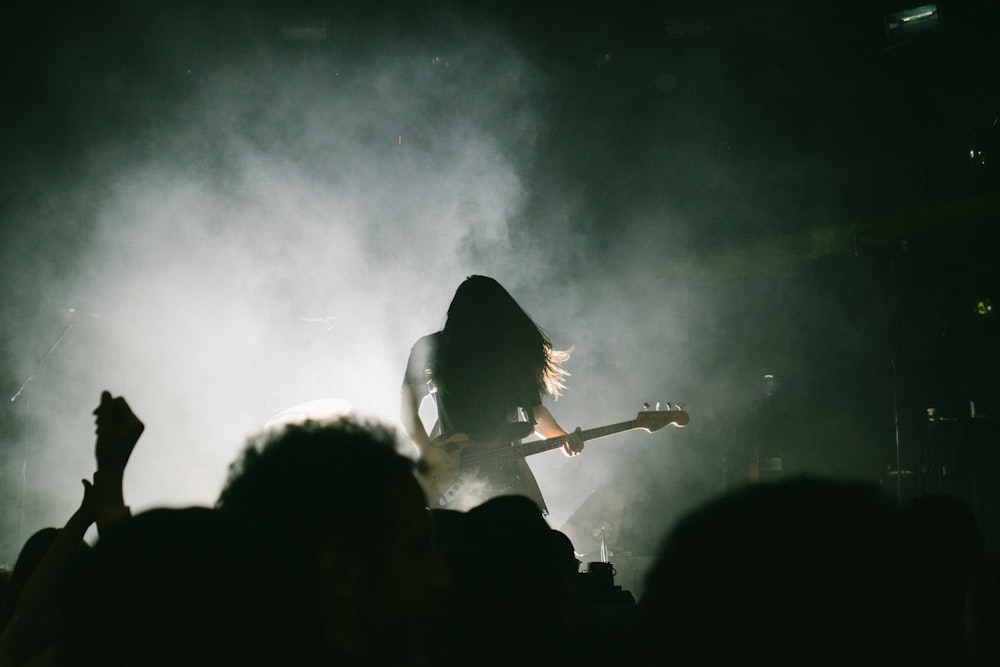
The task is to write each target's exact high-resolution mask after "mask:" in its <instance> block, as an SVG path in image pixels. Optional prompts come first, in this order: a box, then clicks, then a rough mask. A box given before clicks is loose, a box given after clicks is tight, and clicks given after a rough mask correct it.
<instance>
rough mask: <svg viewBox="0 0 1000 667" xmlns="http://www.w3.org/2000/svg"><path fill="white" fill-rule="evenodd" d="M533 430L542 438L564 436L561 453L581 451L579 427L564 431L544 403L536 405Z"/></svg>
mask: <svg viewBox="0 0 1000 667" xmlns="http://www.w3.org/2000/svg"><path fill="white" fill-rule="evenodd" d="M533 413H534V416H535V431H536V432H537V433H538V434H539V435H541V436H542V437H543V438H546V439H551V438H559V437H563V436H565V438H566V441H565V443H564V444H563V446H562V451H563V454H565V455H566V456H576V455H577V454H579V453H580V452H582V451H583V438H582V437H580V432H581V431H580V428H579V427H577V429H576V430H575V431H573V432H568V431H566V430H565V429H564V428H563V427H562V426H560V425H559V422H557V421H556V418H555V417H553V416H552V413H551V412H549V409H548V408H547V407H545V406H544V405H539V406H536V407H535V409H534V411H533Z"/></svg>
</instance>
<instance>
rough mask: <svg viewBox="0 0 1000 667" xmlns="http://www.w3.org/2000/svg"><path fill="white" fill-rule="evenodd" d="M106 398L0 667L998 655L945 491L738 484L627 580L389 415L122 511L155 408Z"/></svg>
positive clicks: (963, 660)
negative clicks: (459, 500) (146, 416)
mask: <svg viewBox="0 0 1000 667" xmlns="http://www.w3.org/2000/svg"><path fill="white" fill-rule="evenodd" d="M94 413H95V417H96V424H97V435H96V442H95V458H96V468H95V472H94V474H93V477H92V479H85V480H83V489H82V499H81V502H80V505H79V507H78V509H77V510H76V511H75V512H74V513H73V514H72V515H71V516H70V517H69V518H68V519H67V521H66V523H65V524H64V525H63V526H62V527H59V528H55V527H45V528H41V529H39V530H38V531H37V532H36V533H34V534H33V535H32V536H31V537H30V538H29V539H28V540H27V541H26V543H25V544H24V545H23V548H22V550H21V552H20V554H19V556H18V558H17V560H16V561H15V563H14V566H13V568H12V569H11V568H4V569H3V570H0V612H2V613H0V667H15V666H22V665H55V666H61V665H66V666H83V665H164V666H165V665H178V664H185V665H206V666H207V665H413V666H416V665H458V664H461V665H473V666H484V667H486V666H490V667H493V666H501V665H536V664H537V665H543V664H544V665H595V666H596V665H602V666H604V665H654V664H655V665H741V664H745V665H750V664H754V665H756V664H768V665H793V664H795V665H802V664H810V665H817V664H818V665H857V664H872V665H957V666H962V665H967V666H969V667H978V666H979V665H995V664H1000V641H998V637H1000V604H998V603H1000V577H998V572H1000V569H998V566H997V565H998V564H997V559H996V555H995V554H991V553H989V552H988V551H987V550H986V549H985V547H984V544H983V540H982V538H981V535H980V526H978V525H977V523H976V519H975V517H974V516H973V515H972V513H971V512H970V511H969V508H968V507H967V506H965V505H964V504H963V502H962V501H960V500H958V499H956V498H953V497H948V496H924V497H919V498H916V499H914V500H913V501H912V502H910V503H908V504H907V505H906V506H904V507H898V506H897V505H896V504H895V503H893V502H891V501H890V500H889V499H888V498H886V497H885V496H884V495H883V493H882V491H881V490H880V489H879V488H878V487H876V486H869V485H864V484H860V483H848V482H842V481H834V480H825V479H806V478H797V479H790V480H785V481H776V482H769V483H763V484H748V485H746V486H745V487H743V488H741V489H739V490H737V491H735V492H731V493H728V494H726V495H725V496H721V497H718V498H715V499H713V500H711V501H710V502H708V503H706V504H704V505H703V506H701V507H699V508H697V509H695V510H694V511H692V512H690V513H688V514H687V515H685V516H684V517H683V518H682V519H681V520H680V521H679V522H677V523H676V525H673V526H664V527H663V531H664V532H663V535H662V541H661V546H660V550H659V552H658V553H657V555H656V557H655V559H654V562H653V564H652V566H651V567H650V569H649V571H648V574H647V578H646V580H645V585H644V587H643V593H642V595H641V597H640V599H639V600H635V599H634V598H633V597H632V596H631V594H630V593H629V592H628V591H623V590H621V587H619V586H615V585H614V582H613V572H614V570H613V564H602V563H599V564H596V566H595V564H589V565H590V567H587V566H582V564H581V563H580V562H579V560H578V559H577V554H576V552H575V551H574V548H573V545H572V543H571V542H570V540H569V538H568V537H567V536H566V535H565V534H563V533H561V532H559V531H557V530H554V529H553V528H551V527H550V526H549V525H548V523H547V521H546V518H545V516H544V514H543V512H542V510H541V508H540V507H539V505H538V503H537V502H536V501H535V500H534V499H532V498H529V497H526V496H519V495H505V496H500V497H495V498H492V499H490V500H487V501H486V502H483V503H481V504H480V505H478V506H475V507H473V508H471V509H468V510H464V511H458V510H450V509H428V503H427V498H426V497H425V495H424V492H423V491H422V489H421V486H420V485H419V484H418V482H417V479H416V477H415V474H414V473H415V466H414V462H413V461H412V459H411V458H409V457H408V456H405V455H403V454H401V453H400V450H399V448H398V444H399V443H398V441H397V435H396V432H395V430H394V429H392V428H391V427H389V426H387V425H385V424H380V423H375V422H365V421H361V420H358V419H355V418H353V417H342V418H338V419H336V420H331V421H324V422H319V421H309V422H305V423H300V424H290V425H285V426H283V427H281V428H280V429H271V430H268V431H265V432H263V433H261V434H259V435H256V436H254V437H252V438H251V439H250V441H249V442H248V444H247V446H246V448H245V450H244V451H243V452H242V453H241V455H240V456H239V458H238V460H236V461H234V462H233V463H232V465H231V468H230V471H229V477H228V479H227V481H226V483H225V485H224V487H223V488H222V489H221V490H220V493H219V496H218V500H217V502H216V503H215V504H214V505H213V506H211V507H189V508H183V509H167V508H157V509H149V510H146V511H143V512H141V513H138V514H136V515H134V516H133V515H132V512H131V510H130V508H129V506H128V505H127V504H126V503H125V499H124V497H123V494H122V482H123V478H124V475H125V472H126V468H127V463H128V460H129V458H130V455H131V453H132V450H133V448H134V447H135V446H136V443H137V442H138V441H139V438H140V436H141V434H142V433H143V430H144V424H143V423H142V421H140V420H139V419H138V418H137V417H136V415H135V414H134V413H133V411H132V409H131V407H130V406H129V405H128V403H127V402H126V401H125V399H124V398H122V397H115V396H112V395H111V394H110V393H109V392H104V393H103V394H102V395H101V397H100V405H99V406H98V408H97V409H96V410H95V411H94ZM95 524H96V526H97V538H96V539H95V540H93V541H92V543H89V542H88V541H86V540H85V535H86V533H87V531H88V529H89V528H90V527H91V526H92V525H95Z"/></svg>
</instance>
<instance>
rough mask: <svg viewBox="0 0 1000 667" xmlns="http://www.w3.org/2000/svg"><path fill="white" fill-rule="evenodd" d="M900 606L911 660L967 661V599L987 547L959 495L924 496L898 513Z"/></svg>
mask: <svg viewBox="0 0 1000 667" xmlns="http://www.w3.org/2000/svg"><path fill="white" fill-rule="evenodd" d="M898 523H899V529H900V550H901V552H902V554H903V557H902V558H900V561H899V567H900V575H901V578H902V580H903V582H904V588H903V602H904V604H903V608H904V610H905V613H906V619H907V620H906V622H907V623H908V624H909V627H910V628H911V630H912V632H913V634H914V636H915V638H916V641H915V644H914V647H913V648H914V653H915V655H914V664H923V665H954V666H959V665H966V664H969V662H970V660H971V657H972V656H971V653H970V651H969V647H968V646H967V641H966V631H965V625H966V619H965V608H966V600H967V597H968V595H969V593H970V586H971V585H972V583H973V576H974V575H975V573H976V572H977V571H978V570H979V569H980V568H981V567H982V564H983V562H984V559H985V558H986V549H985V547H984V544H983V538H982V534H981V532H980V530H979V525H978V523H977V521H976V517H975V514H973V512H972V509H971V508H970V507H969V506H968V505H967V504H966V503H965V501H963V500H962V499H960V498H957V497H955V496H947V495H927V496H920V497H917V498H914V499H913V500H912V501H910V502H909V503H908V504H907V505H906V506H905V507H903V508H902V510H901V511H900V512H899V520H898Z"/></svg>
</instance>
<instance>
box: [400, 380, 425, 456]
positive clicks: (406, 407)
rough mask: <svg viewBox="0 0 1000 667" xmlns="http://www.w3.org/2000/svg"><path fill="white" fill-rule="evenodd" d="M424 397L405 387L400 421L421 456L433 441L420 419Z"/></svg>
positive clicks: (407, 385)
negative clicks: (421, 403)
mask: <svg viewBox="0 0 1000 667" xmlns="http://www.w3.org/2000/svg"><path fill="white" fill-rule="evenodd" d="M422 400H423V397H421V396H420V395H418V394H417V392H415V391H414V390H413V387H411V386H410V385H409V384H404V385H403V392H402V400H401V404H400V407H399V419H400V421H401V422H402V423H403V430H405V431H406V435H408V436H409V437H410V441H411V442H413V444H414V445H415V446H416V448H417V451H419V452H420V456H423V455H424V452H426V451H427V448H428V447H430V444H431V439H430V436H428V435H427V430H426V429H425V428H424V422H423V420H421V419H420V402H421V401H422Z"/></svg>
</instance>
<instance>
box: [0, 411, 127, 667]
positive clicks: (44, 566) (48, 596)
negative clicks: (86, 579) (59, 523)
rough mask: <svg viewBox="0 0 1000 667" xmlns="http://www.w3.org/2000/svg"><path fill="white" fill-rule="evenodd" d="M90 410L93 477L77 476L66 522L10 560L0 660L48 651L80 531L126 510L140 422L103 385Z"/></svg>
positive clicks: (113, 521)
mask: <svg viewBox="0 0 1000 667" xmlns="http://www.w3.org/2000/svg"><path fill="white" fill-rule="evenodd" d="M93 414H94V416H95V422H96V427H97V429H96V430H97V438H96V442H95V445H94V454H95V458H96V463H97V467H96V470H95V472H94V476H93V483H91V482H89V481H87V480H86V479H84V480H82V481H83V487H84V495H83V500H82V502H81V503H80V506H79V507H78V508H77V510H76V511H75V512H74V513H73V515H72V516H71V517H70V518H69V520H68V521H67V522H66V525H65V526H63V528H61V529H55V528H47V529H43V530H41V531H39V532H37V533H35V535H33V536H32V538H31V539H29V540H28V543H27V544H26V545H25V547H24V549H23V550H22V554H21V556H19V558H18V563H15V567H14V569H15V573H14V575H13V576H14V577H15V579H16V581H15V584H14V586H15V591H14V596H13V597H14V599H13V600H12V601H11V603H10V604H9V605H8V619H7V622H6V623H5V624H4V627H3V632H2V633H0V665H8V664H11V665H19V664H24V663H26V662H27V661H29V660H32V661H36V662H37V661H41V660H45V659H48V657H49V656H51V654H52V652H53V650H54V648H55V645H56V643H57V641H58V637H59V633H60V630H61V627H62V624H63V623H64V622H71V621H66V619H65V618H64V617H63V615H62V614H60V613H59V609H58V601H59V593H60V592H61V589H62V588H63V586H64V585H65V583H66V578H67V576H68V573H69V572H70V570H71V567H72V566H73V564H74V563H75V561H76V560H77V558H78V556H79V554H80V551H81V548H83V547H86V544H85V543H84V541H83V540H84V535H85V534H86V532H87V530H88V529H89V528H90V526H91V525H92V524H94V523H95V522H96V523H97V528H98V533H99V534H100V535H102V536H103V535H105V534H106V533H107V532H108V531H110V530H113V528H114V527H115V526H117V525H119V524H120V522H121V521H122V520H123V519H126V518H128V517H129V515H130V511H129V508H128V506H127V505H125V501H124V498H123V494H122V484H123V476H124V474H125V467H126V465H127V463H128V460H129V457H130V456H131V454H132V450H133V449H134V448H135V445H136V443H137V442H138V440H139V436H140V435H142V432H143V430H144V428H145V426H144V425H143V423H142V422H141V421H140V420H139V419H138V418H137V417H136V416H135V414H134V413H133V412H132V410H131V408H130V407H129V405H128V403H126V402H125V399H124V398H122V397H120V396H119V397H113V396H112V395H111V393H110V392H107V391H104V392H102V393H101V398H100V404H99V405H98V406H97V408H95V409H94V413H93Z"/></svg>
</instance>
